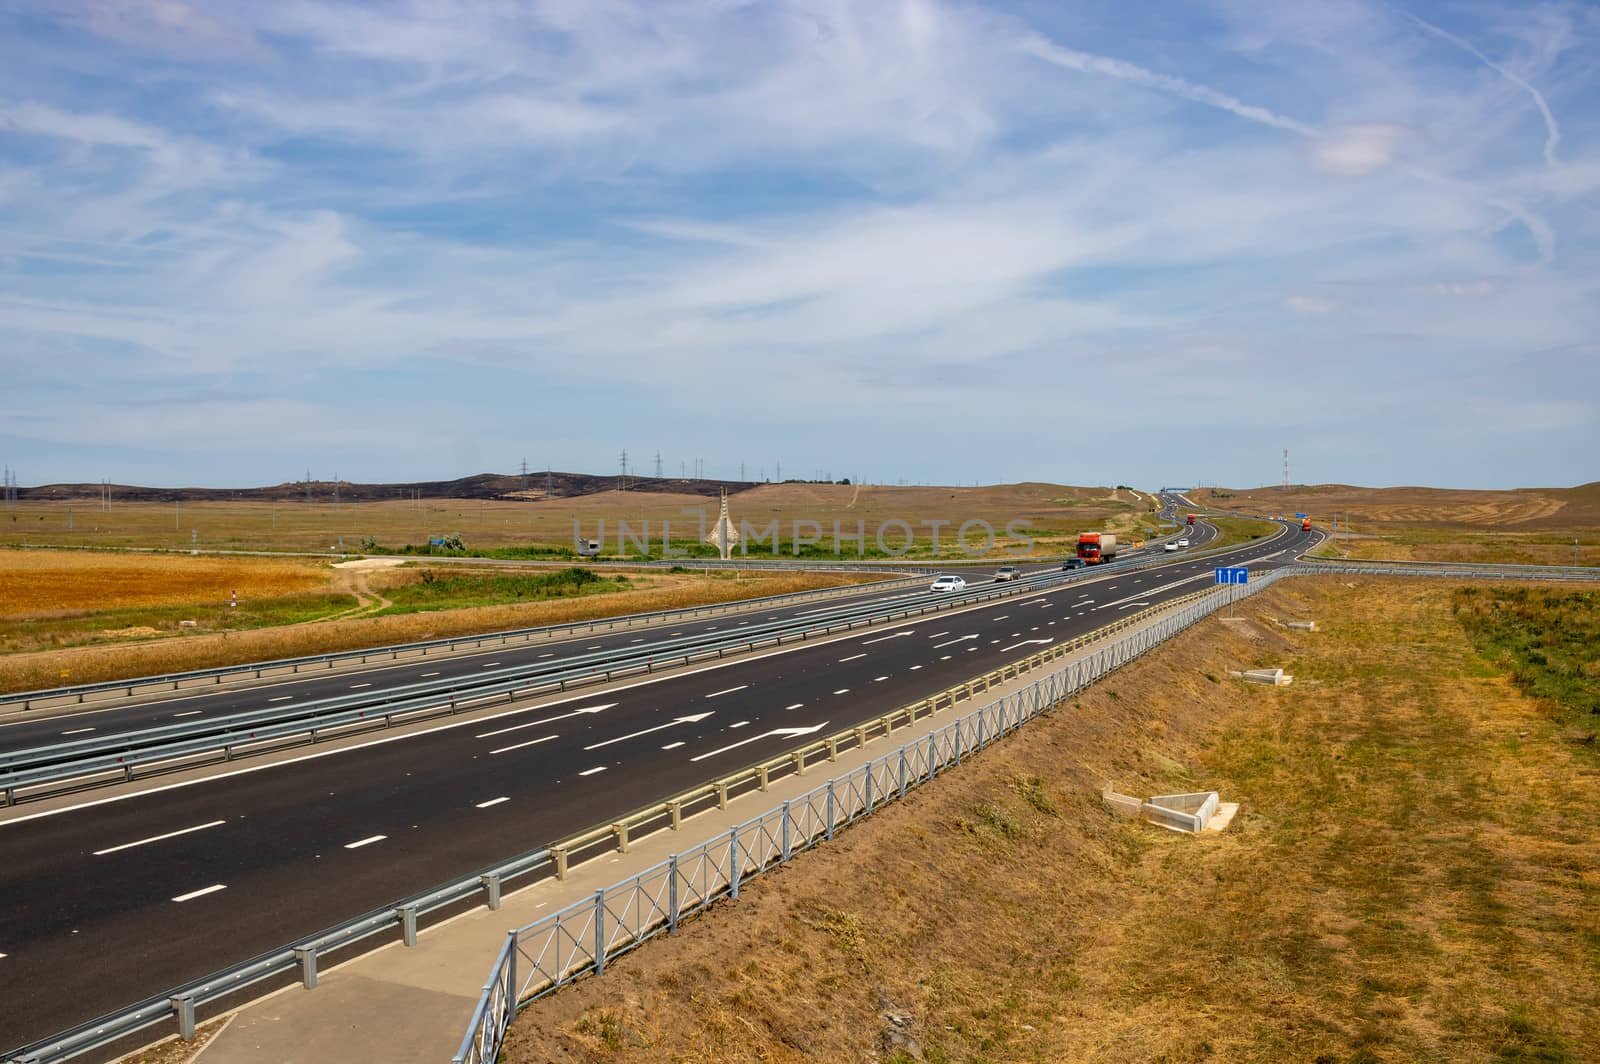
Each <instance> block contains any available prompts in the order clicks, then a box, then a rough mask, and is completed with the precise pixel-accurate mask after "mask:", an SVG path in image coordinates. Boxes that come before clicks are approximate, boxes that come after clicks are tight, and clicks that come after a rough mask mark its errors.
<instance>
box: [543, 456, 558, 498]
mask: <svg viewBox="0 0 1600 1064" xmlns="http://www.w3.org/2000/svg"><path fill="white" fill-rule="evenodd" d="M544 493H545V494H546V495H554V494H555V493H556V474H555V470H553V469H551V468H550V463H549V462H546V463H545V467H544Z"/></svg>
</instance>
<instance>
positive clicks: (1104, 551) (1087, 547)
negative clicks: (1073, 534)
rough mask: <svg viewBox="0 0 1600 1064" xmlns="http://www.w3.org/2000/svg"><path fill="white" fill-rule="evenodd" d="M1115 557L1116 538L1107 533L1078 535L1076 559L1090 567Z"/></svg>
mask: <svg viewBox="0 0 1600 1064" xmlns="http://www.w3.org/2000/svg"><path fill="white" fill-rule="evenodd" d="M1116 556H1117V537H1116V536H1114V535H1112V534H1111V533H1109V532H1082V533H1079V535H1078V557H1080V558H1082V559H1083V560H1084V561H1085V562H1087V563H1088V564H1090V565H1099V564H1100V563H1101V562H1109V561H1111V560H1112V559H1113V558H1115V557H1116Z"/></svg>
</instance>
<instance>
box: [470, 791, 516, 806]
mask: <svg viewBox="0 0 1600 1064" xmlns="http://www.w3.org/2000/svg"><path fill="white" fill-rule="evenodd" d="M509 801H511V799H510V798H508V797H507V796H505V795H503V794H502V795H501V796H500V797H498V798H490V799H489V800H488V801H487V802H479V803H478V808H479V809H487V808H489V807H490V806H491V805H499V804H500V803H501V802H509Z"/></svg>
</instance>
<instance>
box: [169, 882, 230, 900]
mask: <svg viewBox="0 0 1600 1064" xmlns="http://www.w3.org/2000/svg"><path fill="white" fill-rule="evenodd" d="M227 889H228V885H227V884H226V883H213V884H211V886H209V887H201V888H200V889H199V890H191V891H190V892H189V893H187V894H179V895H178V896H177V897H176V898H173V899H172V900H173V901H193V900H194V899H196V898H203V897H205V896H206V895H207V894H215V893H216V892H217V891H219V890H227Z"/></svg>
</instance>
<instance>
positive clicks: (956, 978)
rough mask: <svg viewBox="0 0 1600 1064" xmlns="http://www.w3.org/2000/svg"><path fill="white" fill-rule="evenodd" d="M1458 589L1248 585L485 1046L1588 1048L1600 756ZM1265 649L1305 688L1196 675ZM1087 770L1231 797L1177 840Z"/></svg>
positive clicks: (912, 1054) (777, 1054)
mask: <svg viewBox="0 0 1600 1064" xmlns="http://www.w3.org/2000/svg"><path fill="white" fill-rule="evenodd" d="M1449 595H1450V590H1449V589H1448V588H1445V587H1440V586H1436V585H1420V584H1419V585H1415V586H1407V585H1400V584H1397V583H1393V582H1371V583H1365V584H1360V585H1354V584H1352V585H1341V584H1337V583H1333V582H1316V583H1311V582H1297V583H1295V584H1293V585H1291V586H1287V587H1280V588H1275V589H1273V590H1272V591H1271V592H1269V593H1268V594H1266V595H1264V596H1261V597H1258V598H1256V599H1252V600H1250V602H1249V605H1248V606H1247V607H1246V608H1245V609H1244V610H1243V611H1242V612H1244V613H1245V614H1246V615H1248V616H1250V617H1252V618H1254V620H1253V622H1252V623H1248V624H1240V625H1234V626H1231V627H1230V626H1225V625H1223V624H1222V623H1221V622H1219V621H1216V620H1213V621H1210V622H1207V623H1206V624H1203V625H1201V626H1200V627H1199V628H1197V629H1195V630H1192V631H1191V632H1190V633H1188V634H1186V635H1185V636H1183V637H1180V638H1179V639H1178V640H1176V641H1174V642H1173V643H1170V644H1168V645H1167V646H1165V647H1163V648H1161V649H1160V650H1158V651H1156V652H1155V653H1154V654H1153V655H1151V656H1150V657H1149V658H1147V659H1146V660H1145V661H1144V662H1142V663H1141V664H1140V665H1139V666H1137V667H1136V668H1135V669H1133V670H1130V671H1129V672H1127V673H1124V674H1119V675H1118V676H1117V677H1115V678H1113V679H1112V680H1110V681H1108V682H1106V683H1104V684H1102V685H1100V686H1099V687H1098V688H1097V689H1095V690H1093V691H1091V692H1089V693H1087V694H1086V695H1085V696H1084V698H1083V699H1082V701H1081V703H1080V704H1078V705H1075V706H1073V707H1072V708H1071V709H1070V710H1063V711H1059V712H1057V713H1056V714H1054V715H1052V716H1051V717H1050V718H1048V719H1047V720H1045V721H1041V722H1039V723H1038V724H1036V725H1034V726H1030V729H1029V730H1028V731H1027V732H1025V733H1024V735H1023V736H1021V737H1019V738H1017V739H1013V740H1011V741H1009V742H1007V743H1004V744H1001V745H999V746H997V747H993V748H991V749H990V750H989V751H987V752H985V753H983V754H981V755H978V756H977V757H974V758H973V759H972V760H971V761H970V762H969V763H968V764H967V765H966V766H965V767H963V768H962V769H961V770H960V771H957V772H952V773H949V774H948V775H946V776H945V777H944V778H943V779H942V780H941V781H940V782H939V783H938V784H936V785H935V786H933V787H928V788H923V789H921V790H919V791H917V792H914V794H913V796H912V797H911V798H910V799H909V800H908V801H906V802H905V803H904V804H901V805H895V806H891V807H889V808H887V809H886V810H885V811H883V812H882V813H881V814H880V815H878V816H877V817H874V818H873V819H871V820H869V821H866V822H864V823H862V824H860V825H858V826H856V827H854V828H851V829H849V830H848V831H846V832H844V833H843V834H842V835H841V836H840V837H839V839H838V840H837V841H836V842H835V843H833V844H831V845H828V846H824V847H822V848H820V849H818V850H816V851H812V852H810V853H807V854H805V855H803V856H801V857H800V858H799V859H797V860H796V861H795V862H794V863H793V864H791V865H789V866H788V867H786V868H785V869H783V870H782V871H780V872H777V873H775V874H773V875H771V876H768V877H763V878H762V879H760V880H756V881H753V882H752V883H751V884H750V885H749V887H747V888H746V890H745V892H744V895H743V897H742V898H741V900H740V901H739V902H738V903H737V904H724V905H721V906H720V907H719V908H718V909H717V910H715V911H714V913H713V914H711V915H708V916H706V917H703V918H701V919H699V920H697V921H695V922H693V923H691V924H689V925H686V926H685V928H684V929H683V931H682V932H681V933H680V934H679V935H678V936H676V937H675V938H672V939H658V940H656V941H655V942H653V943H651V944H649V945H647V946H645V947H644V948H642V949H640V950H638V951H636V952H634V953H632V954H630V955H629V956H627V957H626V958H623V959H621V960H620V961H618V962H615V963H614V964H612V965H609V966H608V974H607V975H606V977H605V978H604V979H598V980H590V981H586V982H584V983H581V984H579V985H577V986H575V987H572V988H570V989H568V990H565V991H563V992H562V993H560V994H558V995H555V996H553V997H551V998H549V999H546V1000H544V1001H542V1002H540V1003H538V1004H536V1005H535V1006H533V1007H532V1008H530V1009H528V1010H527V1011H526V1012H525V1013H524V1014H523V1016H522V1017H521V1018H520V1019H519V1021H518V1022H517V1024H516V1025H515V1027H514V1028H513V1032H512V1038H511V1041H510V1044H509V1046H508V1048H507V1051H506V1054H505V1058H504V1059H506V1060H507V1061H510V1062H515V1064H521V1062H531V1061H548V1060H557V1061H590V1060H638V1061H646V1060H648V1061H686V1062H687V1061H775V1062H776V1061H802V1060H880V1061H899V1062H904V1061H908V1060H917V1059H920V1060H926V1061H929V1062H948V1061H1059V1060H1074V1061H1077V1060H1084V1061H1108V1062H1109V1061H1117V1062H1121V1061H1147V1060H1148V1061H1154V1060H1163V1061H1199V1060H1228V1061H1278V1060H1304V1061H1313V1060H1318V1061H1340V1062H1354V1061H1364V1062H1365V1061H1383V1060H1414V1059H1430V1060H1494V1059H1500V1060H1547V1061H1560V1060H1580V1059H1593V1057H1592V1054H1591V1051H1592V1049H1593V1047H1595V1046H1596V1045H1600V983H1597V981H1596V980H1595V979H1594V978H1593V976H1594V973H1595V972H1596V971H1600V918H1597V915H1596V914H1597V913H1600V905H1597V902H1600V839H1597V837H1596V835H1595V833H1594V832H1593V831H1592V830H1591V829H1590V826H1589V825H1590V824H1591V823H1592V810H1593V808H1594V805H1595V801H1596V798H1597V797H1600V793H1597V792H1600V787H1597V780H1600V776H1597V764H1596V761H1595V758H1594V755H1593V753H1592V752H1591V751H1590V750H1588V749H1587V748H1582V747H1577V746H1574V745H1572V744H1570V743H1566V742H1564V741H1563V740H1562V738H1561V736H1560V735H1559V733H1558V729H1557V726H1556V725H1555V724H1553V723H1552V722H1551V720H1550V719H1549V717H1548V715H1547V713H1546V711H1545V708H1544V707H1543V706H1541V704H1540V703H1538V702H1536V701H1534V700H1531V699H1529V698H1526V697H1524V696H1522V695H1520V694H1519V693H1518V692H1517V691H1516V690H1515V688H1514V687H1513V686H1512V685H1511V684H1510V683H1508V682H1507V681H1506V680H1505V679H1504V678H1503V677H1502V676H1500V675H1499V674H1498V673H1497V672H1496V670H1495V669H1493V668H1491V667H1490V666H1488V665H1487V664H1486V662H1485V661H1484V660H1483V659H1482V658H1480V657H1479V656H1478V655H1477V654H1476V653H1474V652H1473V651H1472V650H1471V649H1470V647H1469V646H1468V644H1467V642H1466V640H1465V639H1464V637H1463V634H1462V632H1461V631H1460V629H1459V627H1457V625H1456V624H1455V622H1454V621H1453V619H1452V618H1451V615H1450V612H1449ZM1267 615H1276V616H1279V617H1297V616H1299V617H1303V616H1315V617H1316V618H1317V619H1318V620H1319V621H1320V622H1322V624H1323V625H1324V626H1325V630H1324V631H1323V632H1320V633H1317V634H1302V633H1295V634H1294V637H1293V638H1290V637H1289V636H1288V635H1287V634H1285V633H1283V632H1281V631H1280V630H1279V629H1277V628H1274V627H1272V626H1271V625H1269V624H1266V623H1262V619H1263V618H1264V617H1265V616H1267ZM1264 664H1278V665H1283V666H1285V667H1287V668H1288V669H1289V671H1291V672H1292V673H1294V674H1296V676H1297V677H1298V679H1297V681H1296V685H1295V686H1294V687H1291V688H1285V689H1281V690H1268V689H1262V688H1248V689H1247V688H1244V687H1241V686H1238V685H1236V684H1234V683H1231V682H1229V681H1226V680H1218V679H1216V678H1217V677H1222V676H1225V675H1226V673H1225V670H1226V669H1227V668H1229V667H1238V666H1240V665H1246V666H1249V665H1264ZM1106 781H1112V782H1115V783H1116V784H1117V785H1118V787H1119V789H1121V790H1124V791H1127V792H1132V793H1140V792H1143V793H1160V792H1163V791H1170V790H1180V789H1181V790H1189V789H1195V788H1198V787H1217V788H1220V789H1221V790H1222V791H1223V793H1224V795H1225V797H1227V798H1229V799H1234V800H1239V801H1241V802H1242V803H1243V811H1242V813H1241V815H1240V818H1239V819H1237V820H1236V821H1235V826H1234V828H1233V829H1232V830H1231V831H1230V833H1229V834H1227V835H1224V836H1212V837H1202V838H1198V839H1196V838H1189V837H1181V836H1177V835H1172V834H1168V833H1165V832H1162V831H1160V830H1159V829H1155V828H1151V827H1148V826H1142V825H1138V824H1133V823H1130V822H1127V821H1122V820H1118V819H1115V818H1113V817H1112V816H1110V815H1109V814H1108V813H1107V812H1106V811H1105V810H1104V809H1103V808H1102V806H1101V804H1100V802H1099V801H1098V797H1097V795H1098V791H1099V789H1100V787H1101V786H1102V784H1103V783H1105V782H1106Z"/></svg>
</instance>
